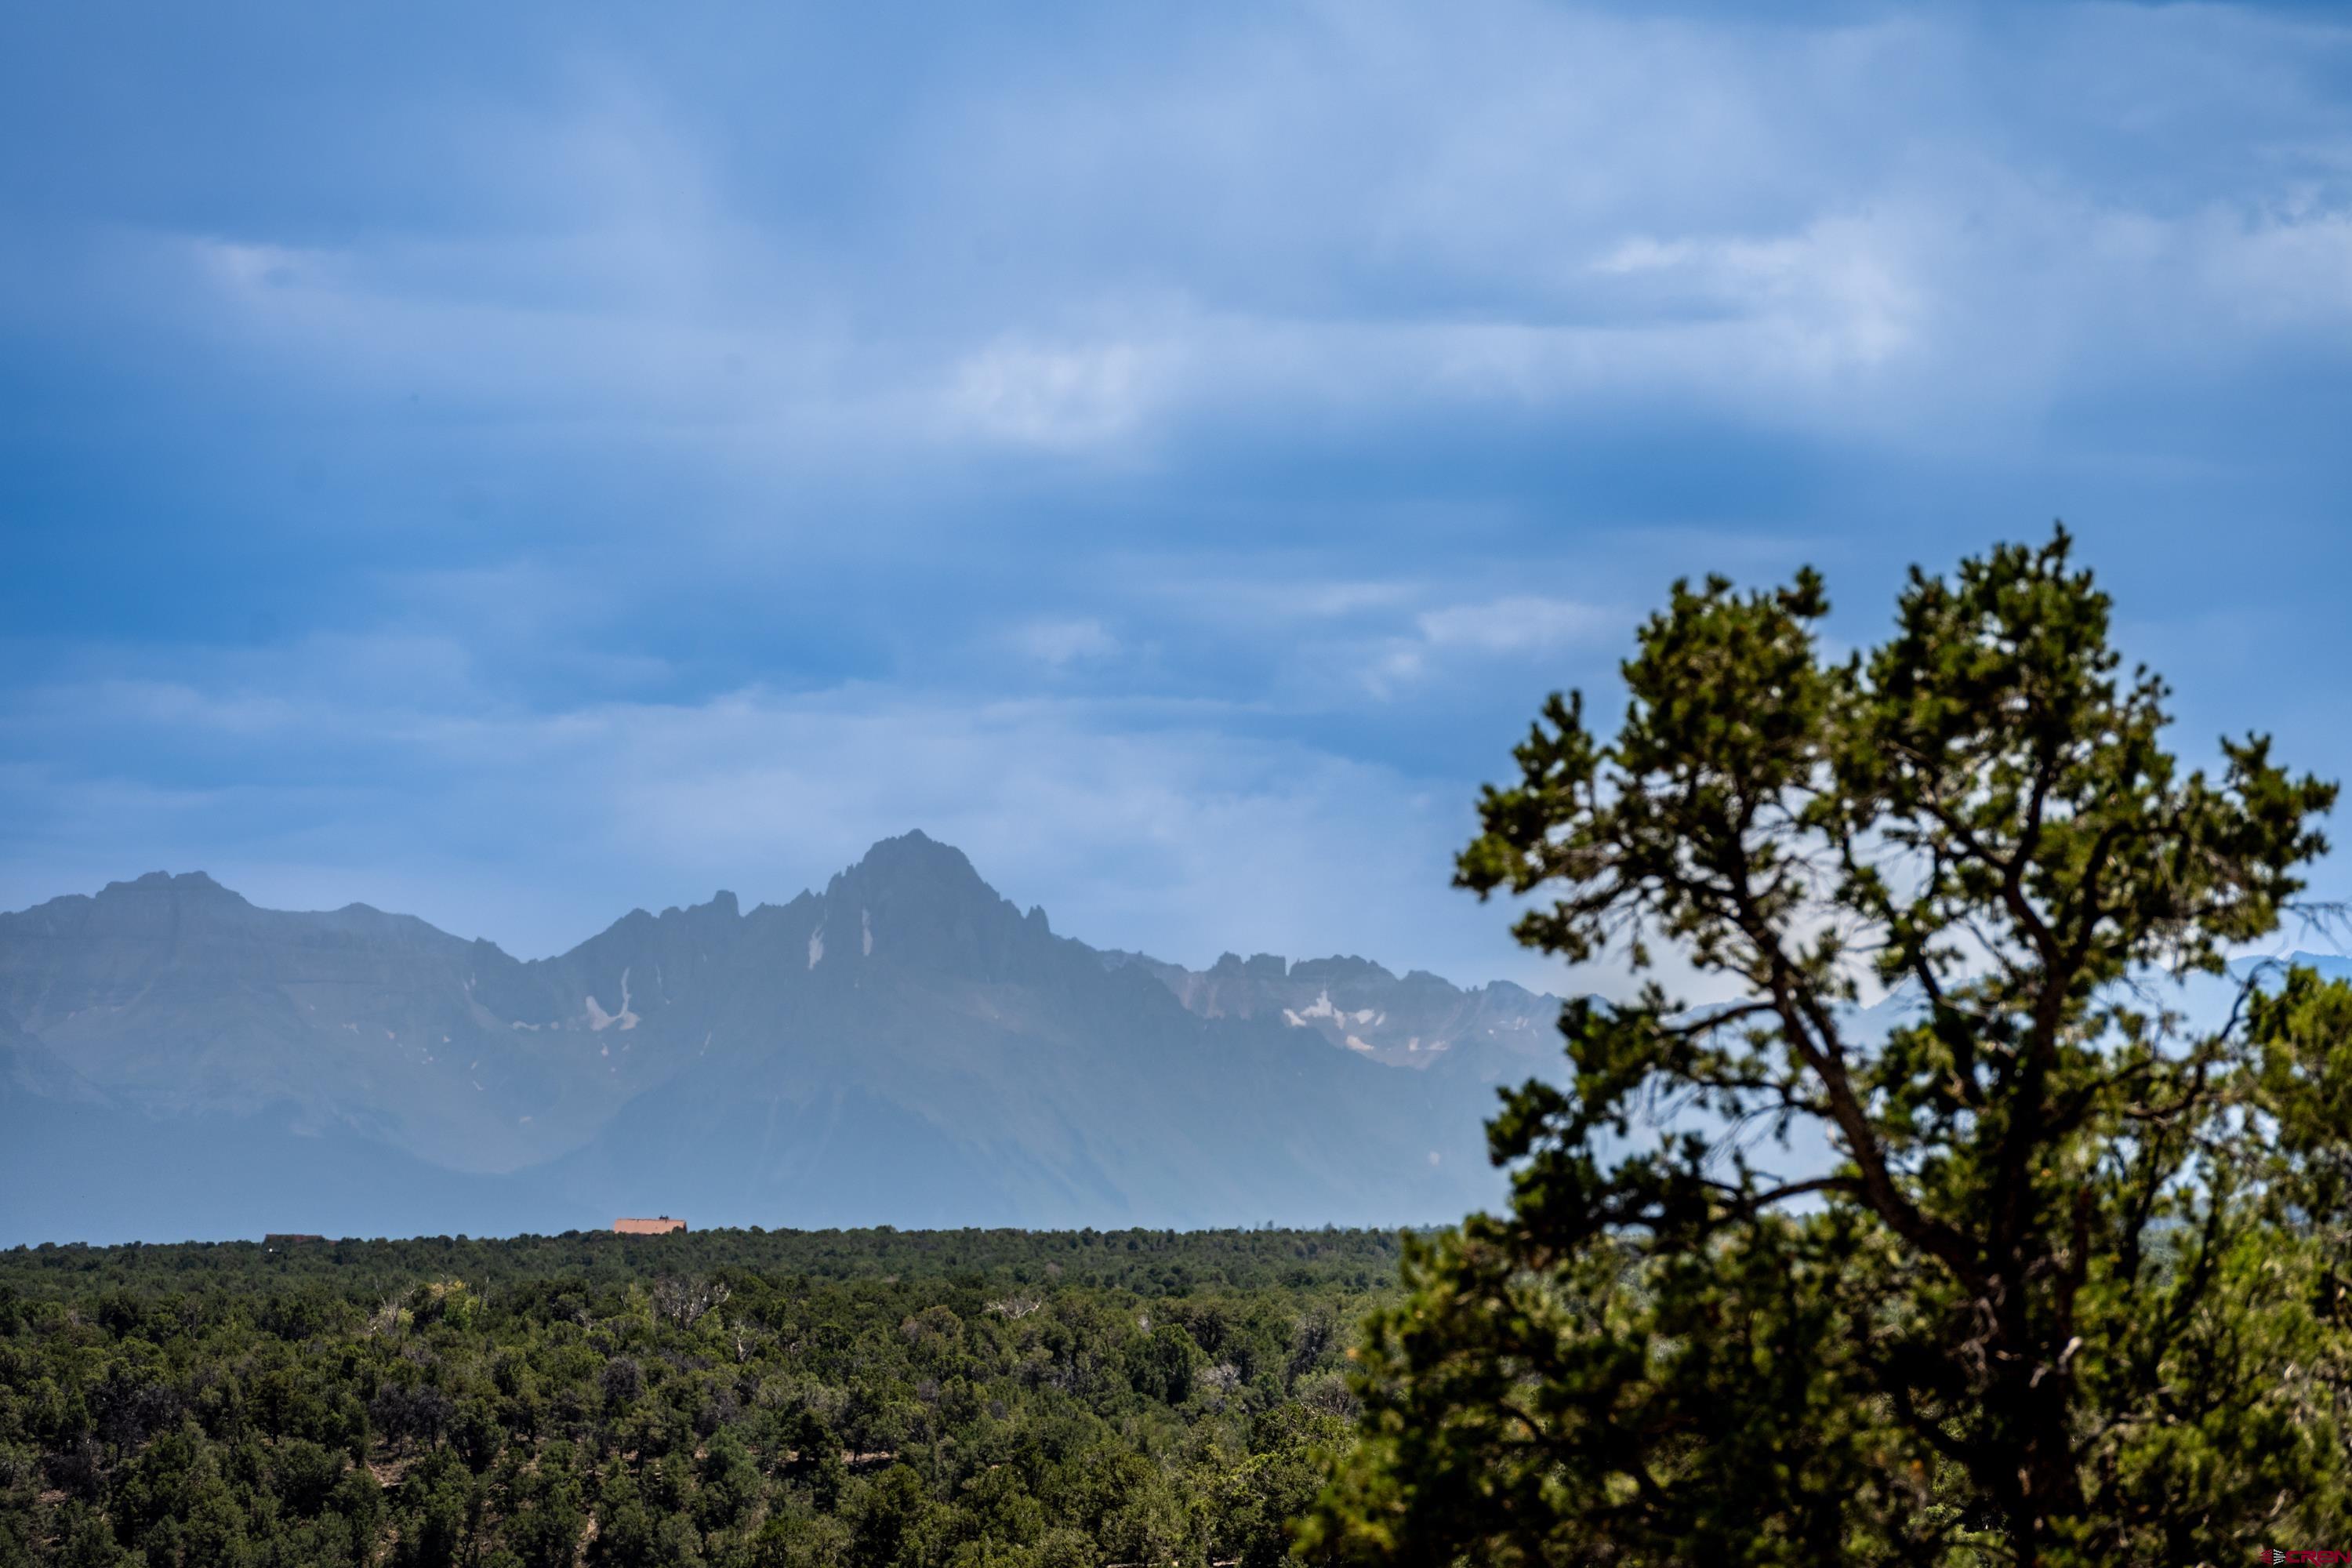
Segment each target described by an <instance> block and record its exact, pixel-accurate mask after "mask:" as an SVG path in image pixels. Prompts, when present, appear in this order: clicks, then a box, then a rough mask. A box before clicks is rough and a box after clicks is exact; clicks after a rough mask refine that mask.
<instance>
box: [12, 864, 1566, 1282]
mask: <svg viewBox="0 0 2352 1568" xmlns="http://www.w3.org/2000/svg"><path fill="white" fill-rule="evenodd" d="M1558 1011H1559V1002H1558V1000H1557V999H1556V998H1553V997H1550V996H1545V995H1539V994H1535V993H1532V992H1529V991H1527V990H1525V989H1523V988H1521V987H1518V986H1516V985H1512V984H1508V983H1497V984H1490V985H1485V986H1480V987H1475V988H1473V989H1469V990H1464V989H1462V988H1459V987H1456V986H1455V985H1454V984H1450V983H1449V982H1447V981H1445V980H1444V979H1441V978H1439V977H1438V976H1436V975H1433V974H1428V973H1420V972H1415V973H1408V974H1405V975H1403V976H1398V975H1396V974H1393V973H1391V972H1389V971H1388V970H1386V969H1383V968H1381V966H1380V965H1378V964H1376V963H1370V962H1368V961H1366V960H1363V959H1360V958H1328V959H1318V960H1309V961H1304V962H1300V963H1287V962H1286V961H1285V960H1284V959H1282V958H1280V957H1276V956H1274V955H1270V954H1260V955H1257V956H1255V957H1252V958H1247V959H1244V958H1242V957H1239V956H1237V955H1234V954H1228V955H1226V956H1225V957H1224V958H1223V959H1221V960H1220V961H1219V962H1218V963H1216V964H1214V965H1213V966H1212V967H1211V968H1209V969H1207V970H1204V971H1192V970H1187V969H1184V968H1182V967H1181V966H1179V965H1175V964H1171V963H1163V962H1160V961H1159V960H1156V959H1153V958H1150V957H1148V956H1146V955H1143V954H1139V953H1131V952H1116V951H1101V950H1097V949H1095V948H1092V947H1089V946H1087V944H1085V943H1084V942H1077V941H1075V940H1073V939H1071V938H1068V937H1065V936H1061V935H1058V934H1056V933H1055V931H1053V930H1052V928H1051V926H1050V923H1049V922H1048V921H1047V919H1046V916H1045V911H1044V910H1038V909H1031V910H1027V911H1025V912H1024V911H1023V910H1019V909H1017V908H1016V907H1015V906H1013V904H1012V903H1010V902H1008V901H1007V900H1004V899H1003V898H1001V897H1000V896H999V895H998V894H997V893H996V892H995V891H994V890H993V889H991V888H990V887H989V886H988V884H987V883H986V882H984V881H983V880H982V879H981V877H980V875H979V874H978V872H977V871H975V870H974V869H973V868H972V866H971V862H970V861H969V860H967V859H966V858H965V857H964V856H963V855H962V854H961V852H959V851H957V850H955V849H953V848H951V847H948V846H946V845H943V844H940V843H938V842H936V841H935V840H932V839H930V838H929V837H925V836H924V835H923V834H921V833H919V832H918V833H909V834H907V835H905V836H903V837H897V838H891V839H886V840H884V841H883V842H881V843H879V844H877V845H876V846H875V847H873V848H872V849H871V850H870V851H869V852H868V853H867V854H866V857H865V858H864V859H862V860H861V861H859V862H858V864H856V866H854V867H851V868H848V869H847V870H845V871H844V872H842V873H841V874H839V875H838V876H836V877H835V878H834V879H832V881H831V882H830V883H829V884H828V885H827V886H826V887H825V889H824V891H823V892H821V893H819V892H807V893H803V894H802V895H801V896H800V897H798V898H796V899H794V900H792V901H791V902H790V903H786V904H782V905H761V906H759V907H757V908H754V909H751V910H744V909H742V908H740V905H739V904H738V901H737V900H736V899H735V897H734V895H732V894H731V893H726V892H721V893H719V894H717V895H716V896H714V897H713V898H712V899H711V900H709V902H707V903H703V904H698V905H696V906H694V907H692V908H688V909H670V910H663V911H662V912H661V913H660V914H658V915H656V914H650V913H647V912H646V911H644V910H636V911H633V912H632V913H630V914H628V915H626V916H625V917H624V918H623V919H621V920H620V921H616V922H615V923H614V924H613V925H612V926H611V927H609V928H608V929H607V930H605V931H603V932H601V933H600V934H598V935H597V936H595V937H593V938H591V939H590V940H589V941H587V942H583V943H581V944H580V945H579V946H578V947H576V948H573V949H572V951H571V952H565V953H562V954H561V955H559V956H557V957H554V958H549V959H542V960H535V961H521V960H518V959H515V958H513V957H512V956H510V955H509V954H508V953H506V952H503V951H501V950H500V949H499V947H497V946H496V945H494V944H492V943H490V942H482V941H473V942H468V941H466V940H464V939H462V938H459V937H456V936H452V935H450V934H448V933H447V932H445V931H439V930H437V929H436V928H435V927H433V926H431V925H429V924H427V923H426V922H425V921H421V920H417V919H415V918H413V917H410V916H405V915H395V914H386V913H383V912H382V911H380V910H373V909H370V908H368V907H366V906H364V905H359V904H354V905H351V906H349V907H347V908H344V909H341V910H332V911H327V912H310V913H298V912H291V911H285V910H265V909H259V908H257V907H256V906H254V905H253V904H251V903H249V902H247V900H245V899H243V898H241V897H239V896H238V895H237V894H236V893H235V892H232V891H230V890H229V889H226V888H224V887H222V886H221V885H220V884H219V883H217V882H215V881H214V880H213V879H211V878H209V877H207V876H205V875H204V874H203V873H201V872H192V873H186V874H183V875H178V876H172V875H166V874H164V873H161V872H156V873H151V874H149V875H146V876H142V877H141V878H139V879H136V880H133V881H128V882H116V883H112V884H110V885H109V886H108V887H107V888H105V889H103V890H102V891H100V892H99V893H97V894H95V895H91V896H79V895H78V896H72V897H67V898H60V899H56V900H51V901H49V902H47V903H45V904H42V905H39V906H37V908H34V909H31V910H23V911H21V912H16V913H10V914H0V1245H9V1244H17V1243H26V1242H41V1241H72V1240H83V1241H116V1240H128V1239H141V1240H163V1239H177V1238H184V1237H196V1238H204V1237H253V1236H259V1235H261V1234H263V1233H264V1232H269V1231H297V1232H316V1233H320V1234H325V1235H387V1236H395V1235H450V1234H458V1233H471V1234H478V1235H479V1234H502V1233H510V1232H518V1231H541V1232H548V1231H560V1230H564V1229H571V1228H583V1227H589V1226H602V1225H608V1224H610V1223H611V1221H612V1219H613V1218H614V1216H615V1215H620V1214H624V1213H626V1214H646V1215H652V1214H669V1215H679V1216H681V1217H684V1218H687V1219H688V1221H689V1222H690V1223H692V1224H695V1225H698V1226H705V1225H761V1226H771V1227H785V1226H790V1227H796V1228H812V1227H824V1226H847V1225H873V1224H891V1225H897V1226H967V1225H978V1226H1098V1227H1104V1228H1110V1227H1116V1226H1155V1227H1166V1226H1208V1225H1246V1224H1255V1223H1259V1222H1264V1221H1277V1222H1281V1223H1285V1224H1325V1223H1331V1224H1371V1225H1405V1224H1417V1223H1424V1222H1437V1221H1448V1220H1452V1219H1455V1218H1458V1217H1459V1216H1460V1215H1462V1214H1463V1213H1464V1212H1465V1211H1466V1210H1468V1209H1471V1208H1474V1207H1478V1206H1481V1205H1488V1204H1492V1203H1493V1202H1494V1201H1495V1200H1496V1198H1497V1197H1498V1196H1499V1195H1500V1193H1501V1191H1502V1186H1501V1179H1500V1178H1499V1177H1498V1176H1497V1175H1496V1173H1495V1172H1494V1171H1493V1169H1492V1168H1491V1167H1490V1165H1489V1164H1488V1163H1487V1161H1486V1157H1485V1137H1484V1130H1483V1122H1484V1120H1485V1118H1486V1116H1488V1115H1489V1114H1491V1112H1492V1110H1493V1108H1494V1104H1495V1089H1496V1085H1497V1084H1500V1083H1503V1082H1505V1081H1509V1082H1517V1081H1519V1080H1520V1079H1525V1078H1527V1077H1528V1076H1529V1075H1530V1074H1531V1073H1534V1072H1537V1071H1539V1070H1543V1069H1545V1068H1548V1067H1549V1064H1550V1063H1552V1062H1554V1061H1556V1060H1557V1059H1558V1038H1557V1035H1556V1033H1555V1032H1554V1027H1553V1026H1554V1022H1555V1019H1556V1017H1557V1015H1558Z"/></svg>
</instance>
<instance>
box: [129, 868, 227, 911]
mask: <svg viewBox="0 0 2352 1568" xmlns="http://www.w3.org/2000/svg"><path fill="white" fill-rule="evenodd" d="M158 895H162V896H164V897H168V898H174V899H205V900H227V901H230V902H234V903H239V904H242V903H244V902H245V901H246V900H245V898H244V896H243V895H242V894H239V893H234V892H231V891H230V890H229V889H226V888H224V887H222V886H221V885H220V884H219V883H218V882H215V880H213V879H212V877H211V876H210V875H209V874H207V873H205V872H203V871H181V872H178V873H173V872H171V871H149V872H147V873H145V874H144V875H142V876H138V877H134V878H132V879H131V880H130V881H127V882H109V883H108V884H107V885H106V886H105V887H103V888H101V889H99V893H98V896H99V897H100V899H103V900H124V899H151V898H154V897H156V896H158Z"/></svg>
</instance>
